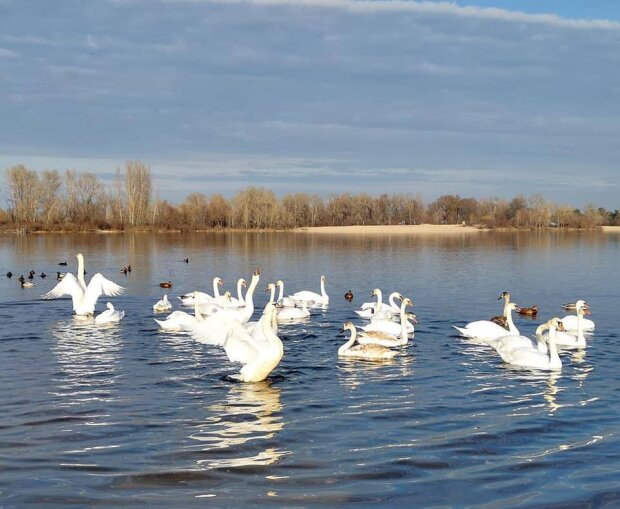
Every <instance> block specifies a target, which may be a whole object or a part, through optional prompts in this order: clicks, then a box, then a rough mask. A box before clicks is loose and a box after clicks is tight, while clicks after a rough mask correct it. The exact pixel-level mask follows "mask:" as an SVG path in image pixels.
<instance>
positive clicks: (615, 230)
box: [601, 226, 620, 233]
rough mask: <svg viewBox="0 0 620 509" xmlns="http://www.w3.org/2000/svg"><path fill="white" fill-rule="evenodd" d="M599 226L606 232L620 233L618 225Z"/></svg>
mask: <svg viewBox="0 0 620 509" xmlns="http://www.w3.org/2000/svg"><path fill="white" fill-rule="evenodd" d="M601 228H603V231H604V232H607V233H620V226H601Z"/></svg>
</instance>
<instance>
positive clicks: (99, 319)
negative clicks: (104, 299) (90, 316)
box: [95, 302, 125, 325]
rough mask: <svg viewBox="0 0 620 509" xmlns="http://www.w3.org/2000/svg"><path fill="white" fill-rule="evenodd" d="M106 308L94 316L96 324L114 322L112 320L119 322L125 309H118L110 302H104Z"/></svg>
mask: <svg viewBox="0 0 620 509" xmlns="http://www.w3.org/2000/svg"><path fill="white" fill-rule="evenodd" d="M106 306H107V308H108V309H106V310H105V311H103V312H102V313H99V314H98V315H97V316H96V317H95V323H96V324H98V325H101V324H104V323H114V322H120V321H121V320H122V319H123V317H124V316H125V311H120V310H118V309H114V306H113V305H112V303H111V302H108V303H107V304H106Z"/></svg>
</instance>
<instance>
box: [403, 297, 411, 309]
mask: <svg viewBox="0 0 620 509" xmlns="http://www.w3.org/2000/svg"><path fill="white" fill-rule="evenodd" d="M401 305H404V306H405V307H407V306H411V307H413V301H412V300H411V299H410V298H409V297H405V298H404V299H403V301H402V302H401Z"/></svg>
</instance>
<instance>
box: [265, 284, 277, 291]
mask: <svg viewBox="0 0 620 509" xmlns="http://www.w3.org/2000/svg"><path fill="white" fill-rule="evenodd" d="M275 289H276V285H274V284H273V283H269V284H268V285H267V286H266V287H265V291H266V292H270V291H271V290H275Z"/></svg>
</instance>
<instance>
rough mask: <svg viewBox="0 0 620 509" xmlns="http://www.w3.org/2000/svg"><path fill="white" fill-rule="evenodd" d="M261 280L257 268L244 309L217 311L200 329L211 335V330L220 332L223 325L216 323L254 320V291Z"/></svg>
mask: <svg viewBox="0 0 620 509" xmlns="http://www.w3.org/2000/svg"><path fill="white" fill-rule="evenodd" d="M259 280H260V269H259V268H257V269H256V271H255V272H254V274H253V275H252V281H251V282H250V286H249V287H248V291H247V293H246V294H245V306H244V307H242V308H224V309H222V310H219V311H217V312H216V313H214V314H213V315H211V316H209V317H208V318H206V319H205V320H204V322H203V323H202V324H201V325H200V328H201V329H203V330H204V332H205V334H206V335H207V336H208V335H209V328H210V327H215V330H220V329H221V328H222V327H223V325H222V324H220V325H217V326H216V324H215V322H217V321H222V322H224V323H225V322H227V321H228V320H233V321H235V322H238V323H242V324H243V323H247V322H249V321H250V319H251V318H252V314H253V313H254V290H255V289H256V286H257V285H258V282H259Z"/></svg>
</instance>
